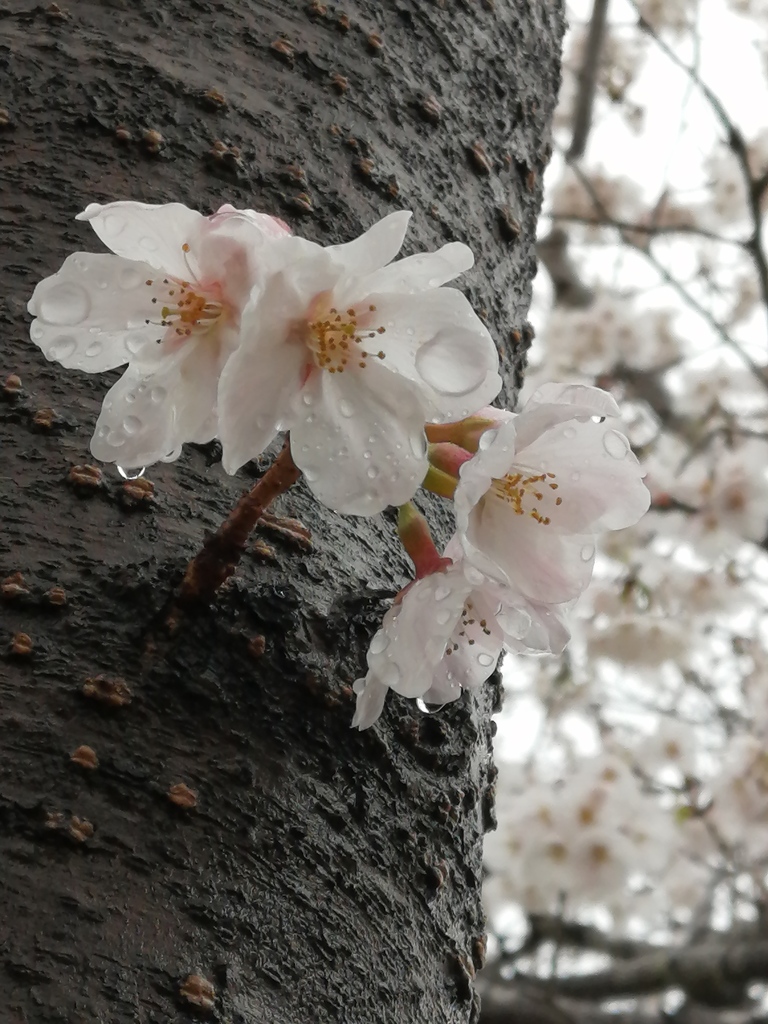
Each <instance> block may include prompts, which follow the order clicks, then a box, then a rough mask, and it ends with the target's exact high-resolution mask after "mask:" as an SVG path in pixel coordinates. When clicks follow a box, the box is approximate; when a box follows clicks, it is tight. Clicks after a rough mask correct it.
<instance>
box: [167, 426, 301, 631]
mask: <svg viewBox="0 0 768 1024" xmlns="http://www.w3.org/2000/svg"><path fill="white" fill-rule="evenodd" d="M300 476H301V470H300V469H298V467H297V466H296V465H295V463H294V461H293V459H292V457H291V446H290V439H289V438H287V439H286V442H285V445H284V447H283V450H282V451H281V452H280V454H279V455H278V457H277V458H276V459H275V461H274V462H273V463H272V465H271V466H270V467H269V469H268V470H267V472H266V473H265V474H264V476H263V477H262V478H261V479H260V480H259V481H258V482H257V483H255V484H254V485H253V487H252V488H251V490H250V491H249V492H248V493H247V494H244V495H243V496H242V498H240V500H239V501H238V503H237V504H236V505H235V507H234V508H233V509H232V511H231V512H230V513H229V515H228V516H227V518H226V519H225V520H224V522H223V523H222V524H221V526H220V527H219V528H218V530H217V531H216V532H215V533H213V534H211V536H210V537H208V539H207V540H206V542H205V544H204V545H203V547H202V550H201V551H200V552H198V554H197V555H195V557H194V558H193V559H192V561H191V562H190V563H189V565H188V566H187V571H186V573H185V574H184V579H183V580H182V582H181V587H180V588H179V592H178V595H177V597H176V601H175V602H174V605H175V608H176V609H179V608H189V607H193V606H198V607H199V606H200V605H205V604H209V603H210V602H211V600H212V599H213V595H214V594H215V593H216V591H217V590H218V589H219V587H220V586H221V585H222V583H224V582H226V580H228V579H229V577H230V576H231V575H232V573H233V572H234V571H235V569H236V568H237V563H238V562H239V561H240V557H241V555H242V554H243V551H244V550H245V545H246V543H247V541H248V538H249V536H250V535H251V532H252V530H253V528H254V527H255V526H256V523H257V522H258V521H259V519H260V518H261V515H262V513H263V512H264V511H265V510H266V509H267V508H269V506H270V505H271V504H272V502H273V501H274V500H275V498H277V497H278V496H279V495H281V494H283V493H284V492H285V491H287V490H288V488H289V487H291V486H292V485H293V484H295V483H296V481H297V480H298V479H299V477H300ZM173 618H174V614H173V612H172V613H171V616H170V619H169V621H171V622H172V620H173Z"/></svg>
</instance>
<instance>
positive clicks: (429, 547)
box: [397, 501, 451, 580]
mask: <svg viewBox="0 0 768 1024" xmlns="http://www.w3.org/2000/svg"><path fill="white" fill-rule="evenodd" d="M397 534H398V536H399V537H400V543H401V544H402V545H403V547H404V548H405V551H406V554H407V555H408V557H409V558H410V560H411V561H412V562H413V564H414V567H415V569H416V579H417V580H420V579H422V578H423V577H424V576H429V575H430V574H431V573H433V572H440V571H441V570H442V569H444V568H445V567H446V566H447V565H450V564H451V560H450V558H441V556H440V552H439V551H438V550H437V548H436V547H435V542H434V540H433V539H432V533H431V531H430V529H429V523H428V522H427V520H426V519H425V518H424V516H423V515H422V514H421V512H419V510H418V509H417V508H416V506H415V505H414V504H413V502H411V501H408V502H406V503H405V505H401V506H400V508H399V510H398V514H397Z"/></svg>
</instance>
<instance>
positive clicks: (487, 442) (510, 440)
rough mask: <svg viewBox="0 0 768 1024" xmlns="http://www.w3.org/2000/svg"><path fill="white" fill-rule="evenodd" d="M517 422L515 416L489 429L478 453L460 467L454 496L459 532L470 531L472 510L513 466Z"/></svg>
mask: <svg viewBox="0 0 768 1024" xmlns="http://www.w3.org/2000/svg"><path fill="white" fill-rule="evenodd" d="M518 420H519V417H515V419H511V420H507V421H506V422H505V423H502V424H501V425H500V426H499V427H495V428H493V429H491V430H486V431H485V433H484V434H482V436H481V438H480V447H479V449H478V451H477V453H476V454H475V455H474V456H473V457H472V458H471V459H469V460H468V461H467V462H465V463H464V465H463V466H462V467H461V470H460V472H459V483H458V486H457V487H456V493H455V495H454V505H455V511H456V526H457V528H458V529H459V530H460V531H464V530H466V529H467V525H468V523H469V516H470V513H471V512H472V509H473V508H474V507H475V505H476V504H477V503H478V502H479V501H480V499H481V498H482V497H483V496H484V495H485V493H486V492H487V491H488V489H489V488H490V487H491V483H492V481H493V480H494V479H501V478H503V477H504V476H505V475H506V474H507V473H509V472H510V471H511V469H512V467H513V466H514V464H515V449H516V444H517V422H518ZM510 518H511V517H510Z"/></svg>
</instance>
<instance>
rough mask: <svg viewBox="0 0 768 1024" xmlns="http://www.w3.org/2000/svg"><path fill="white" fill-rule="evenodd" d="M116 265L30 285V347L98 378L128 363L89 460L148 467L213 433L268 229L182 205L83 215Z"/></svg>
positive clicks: (95, 261) (236, 215) (269, 225)
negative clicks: (225, 371) (220, 389)
mask: <svg viewBox="0 0 768 1024" xmlns="http://www.w3.org/2000/svg"><path fill="white" fill-rule="evenodd" d="M78 219H79V220H87V221H89V222H90V224H91V226H92V227H93V229H94V231H95V232H96V234H97V235H98V236H99V238H100V239H101V240H102V241H103V242H104V243H105V244H106V245H108V246H109V248H110V249H112V253H111V254H110V253H85V252H78V253H74V254H73V255H72V256H69V257H67V259H66V260H65V261H64V264H63V266H62V267H61V270H59V271H58V272H57V273H56V274H54V275H53V276H52V277H48V278H46V279H45V280H44V281H41V282H40V284H38V285H37V287H36V288H35V291H34V293H33V295H32V298H31V300H30V302H29V307H28V308H29V312H30V313H31V314H32V315H33V316H34V317H35V318H36V319H35V320H34V321H33V323H32V326H31V328H30V334H31V337H32V340H33V341H34V342H35V343H36V344H37V345H39V346H40V348H41V349H42V351H43V354H44V355H45V356H46V358H47V359H50V360H52V361H55V362H59V363H61V365H62V366H65V367H68V368H71V369H77V370H85V371H87V372H89V373H99V372H101V371H104V370H111V369H113V368H114V367H117V366H121V365H122V364H124V363H128V364H129V365H128V369H127V370H126V371H125V373H124V374H123V376H122V377H121V378H120V380H119V381H118V382H117V384H115V385H114V387H112V389H111V390H110V391H109V393H108V394H107V396H106V398H105V400H104V404H103V407H102V411H101V415H100V416H99V419H98V422H97V424H96V430H95V434H94V437H93V440H92V442H91V451H92V452H93V454H94V456H95V457H96V458H97V459H100V460H102V461H104V462H118V463H120V465H121V466H125V467H136V466H145V465H148V464H150V463H152V462H156V461H157V460H158V459H163V460H166V461H167V460H169V459H175V458H177V457H178V455H179V453H180V451H181V445H182V444H183V443H184V442H185V441H198V442H204V441H209V440H211V438H213V437H214V436H215V434H216V432H217V418H216V393H217V386H218V379H219V374H220V372H221V368H222V366H223V365H224V363H225V362H226V359H227V357H228V356H229V355H230V354H231V353H232V352H233V351H234V350H235V349H236V347H237V345H238V344H239V342H240V341H241V337H242V335H241V323H240V319H241V313H242V310H243V307H244V306H245V304H246V302H247V301H248V299H249V297H250V295H251V292H252V289H253V287H254V285H255V284H256V283H257V281H258V276H259V272H260V266H261V263H262V261H263V260H262V254H263V251H264V248H265V246H266V244H267V243H268V242H270V241H272V240H275V239H277V238H281V237H283V236H285V235H287V234H288V233H289V232H288V229H287V227H286V226H285V225H284V224H283V223H282V221H279V220H277V219H276V218H274V217H269V216H266V215H264V214H259V213H254V212H253V211H252V210H236V209H234V207H232V206H222V207H221V208H220V209H219V211H218V212H217V213H215V214H214V215H213V216H211V217H204V216H202V214H200V213H197V212H196V211H194V210H189V209H187V207H186V206H183V205H181V204H180V203H169V204H167V205H164V206H152V205H148V204H145V203H133V202H116V203H108V204H107V205H105V206H101V205H99V204H97V203H92V204H91V205H90V206H88V208H87V209H86V210H85V211H84V212H83V213H81V214H80V215H79V217H78Z"/></svg>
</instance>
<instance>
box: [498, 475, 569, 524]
mask: <svg viewBox="0 0 768 1024" xmlns="http://www.w3.org/2000/svg"><path fill="white" fill-rule="evenodd" d="M555 479H556V477H555V474H554V473H538V474H536V475H534V476H524V475H523V474H522V473H509V474H507V476H505V477H504V478H503V479H494V481H493V490H494V493H495V494H496V495H497V496H498V497H499V498H502V499H503V500H504V501H506V502H509V504H510V505H511V506H512V510H513V511H514V513H515V515H518V516H524V515H528V516H530V517H531V519H535V520H536V522H537V523H540V524H541V525H542V526H549V524H550V523H551V522H552V519H551V518H550V516H545V515H543V514H542V513H541V512H540V511H539V509H538V507H537V506H534V507H533V508H532V509H525V508H523V501H524V499H525V498H532V499H535V500H536V501H539V502H541V501H544V491H543V488H544V487H545V486H546V487H548V488H549V489H550V490H553V491H556V490H557V489H558V487H559V486H560V485H559V484H557V483H554V482H553V481H554V480H555ZM562 503H563V499H562V498H560V497H558V498H556V499H555V505H562Z"/></svg>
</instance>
